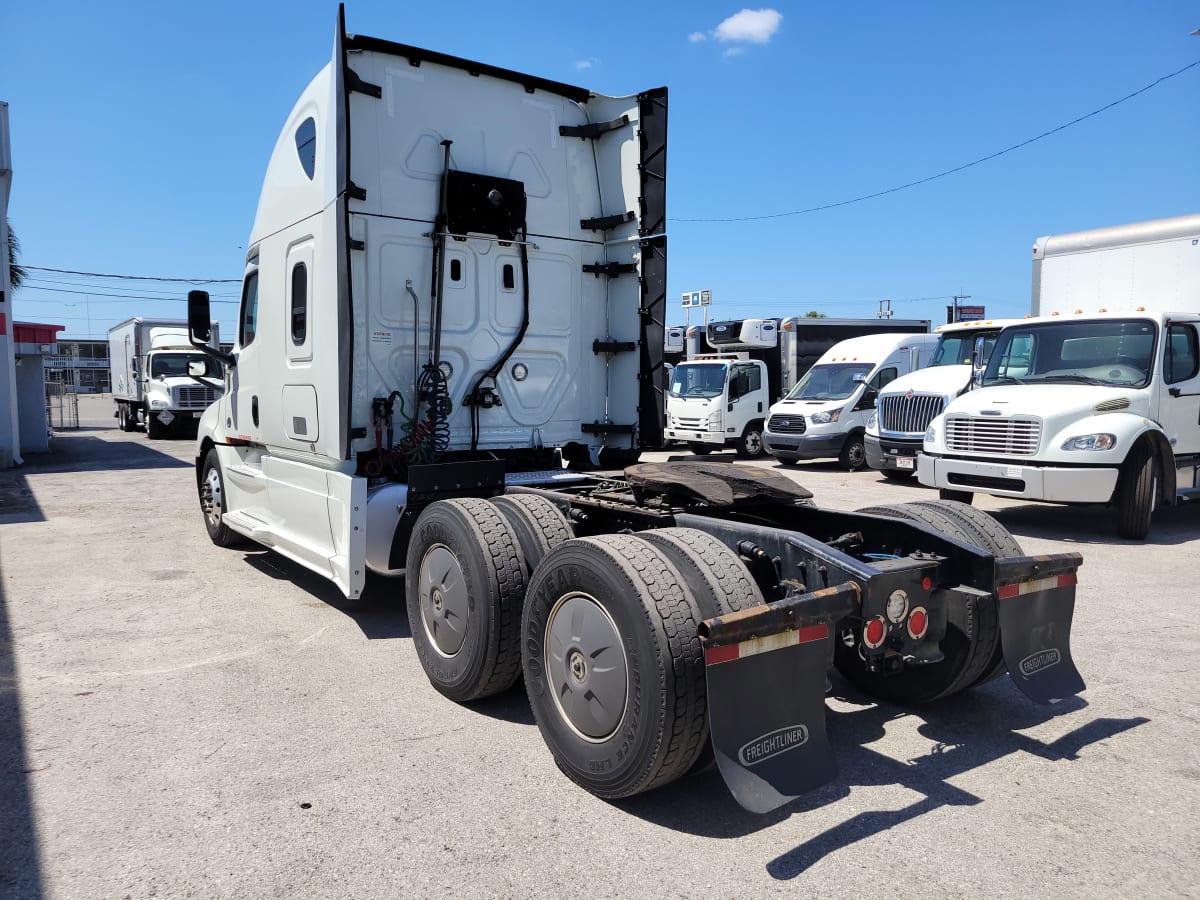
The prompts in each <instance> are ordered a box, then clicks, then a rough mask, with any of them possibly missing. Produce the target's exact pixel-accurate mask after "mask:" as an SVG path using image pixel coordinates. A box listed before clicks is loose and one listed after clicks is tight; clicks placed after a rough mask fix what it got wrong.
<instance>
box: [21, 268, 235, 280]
mask: <svg viewBox="0 0 1200 900" xmlns="http://www.w3.org/2000/svg"><path fill="white" fill-rule="evenodd" d="M25 268H26V269H33V270H34V271H37V272H57V273H58V274H59V275H87V276H89V277H91V278H121V279H125V280H127V281H177V282H183V283H185V284H241V283H242V279H240V278H167V277H162V278H160V277H158V276H156V275H113V274H110V273H105V272H77V271H75V270H74V269H49V268H46V267H45V266H25Z"/></svg>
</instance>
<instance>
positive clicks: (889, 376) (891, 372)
mask: <svg viewBox="0 0 1200 900" xmlns="http://www.w3.org/2000/svg"><path fill="white" fill-rule="evenodd" d="M896 372H897V369H896V367H895V366H888V367H887V368H886V369H880V370H879V371H878V372H877V373H876V374H875V377H874V378H872V379H871V383H870V387H872V388H874V389H875V390H876V391H881V390H883V389H884V388H885V387H887V386H888V385H889V384H890V383H891V382H893V381H895V380H896Z"/></svg>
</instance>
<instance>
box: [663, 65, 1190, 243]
mask: <svg viewBox="0 0 1200 900" xmlns="http://www.w3.org/2000/svg"><path fill="white" fill-rule="evenodd" d="M1196 66H1200V59H1198V60H1196V61H1195V62H1192V63H1188V64H1187V65H1186V66H1184V67H1183V68H1182V69H1176V70H1175V71H1174V72H1171V73H1170V74H1169V75H1164V76H1162V78H1159V79H1157V80H1156V81H1152V82H1151V83H1150V84H1148V85H1146V86H1145V87H1142V88H1138V89H1137V90H1136V91H1134V92H1133V93H1132V94H1126V95H1125V96H1124V97H1121V98H1120V99H1119V100H1114V101H1113V102H1112V103H1108V104H1106V105H1104V106H1102V107H1100V108H1099V109H1094V110H1092V111H1091V112H1090V113H1087V114H1086V115H1082V116H1080V117H1079V118H1077V119H1072V120H1071V121H1070V122H1066V123H1065V124H1063V125H1059V126H1058V127H1057V128H1051V129H1050V130H1049V131H1044V132H1042V133H1041V134H1039V135H1038V136H1037V137H1031V138H1029V139H1028V140H1024V141H1021V142H1020V143H1019V144H1013V145H1012V146H1011V147H1005V148H1004V149H1003V150H997V151H996V152H995V153H989V154H988V155H987V156H981V157H980V158H979V159H976V160H973V161H972V162H969V163H963V164H962V165H961V166H955V167H954V168H953V169H947V170H946V171H944V172H938V173H937V174H936V175H930V176H928V177H926V178H920V179H917V180H916V181H910V182H909V183H908V184H902V185H899V186H898V187H893V188H888V189H887V190H884V191H876V192H875V193H873V194H863V195H862V196H861V197H855V198H853V199H852V200H839V201H838V202H837V203H826V204H824V205H822V206H810V207H808V208H807V209H796V210H792V211H791V212H781V213H767V214H765V215H761V216H735V217H732V218H728V219H676V218H669V219H668V221H671V222H753V221H758V220H762V219H782V218H785V217H787V216H801V215H804V214H805V213H812V212H821V211H823V210H826V209H836V208H837V207H839V206H849V205H850V204H851V203H861V202H862V201H864V200H873V199H875V198H876V197H883V196H885V195H887V194H894V193H896V192H897V191H903V190H907V189H908V188H911V187H916V186H917V185H919V184H928V183H929V182H931V181H935V180H936V179H938V178H945V177H946V176H947V175H953V174H955V173H956V172H961V171H963V170H964V169H969V168H971V167H972V166H977V165H979V164H980V163H985V162H988V161H989V160H993V159H996V158H997V157H1000V156H1003V155H1004V154H1006V153H1011V152H1012V151H1014V150H1019V149H1021V148H1022V147H1028V146H1029V145H1030V144H1032V143H1034V142H1035V141H1040V140H1042V139H1043V138H1047V137H1050V135H1052V134H1057V133H1058V132H1060V131H1063V130H1064V129H1067V128H1070V127H1071V126H1072V125H1078V124H1079V123H1080V122H1083V121H1085V120H1086V119H1090V118H1092V116H1098V115H1100V113H1102V112H1105V111H1107V110H1110V109H1112V108H1113V107H1114V106H1118V105H1120V104H1122V103H1124V102H1125V101H1126V100H1132V99H1133V98H1134V97H1136V96H1138V95H1139V94H1144V93H1146V91H1148V90H1150V89H1151V88H1154V87H1157V86H1158V85H1160V84H1162V83H1163V82H1164V81H1167V80H1168V79H1171V78H1174V77H1175V76H1177V75H1182V74H1183V73H1184V72H1186V71H1187V70H1188V69H1194V68H1195V67H1196Z"/></svg>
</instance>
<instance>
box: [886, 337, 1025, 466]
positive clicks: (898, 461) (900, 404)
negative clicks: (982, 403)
mask: <svg viewBox="0 0 1200 900" xmlns="http://www.w3.org/2000/svg"><path fill="white" fill-rule="evenodd" d="M1019 321H1020V320H1019V319H985V320H980V321H974V322H951V323H948V324H946V325H939V326H938V327H937V328H936V329H935V332H936V334H937V336H938V343H937V347H935V348H934V351H933V358H932V359H930V361H929V364H928V365H926V366H925V368H923V369H917V370H916V371H914V372H910V373H908V374H907V375H901V376H900V377H899V378H897V379H896V380H895V381H893V382H891V383H890V384H888V385H886V386H885V387H883V388H882V389H881V390H880V391H879V396H878V398H877V400H876V409H875V413H874V415H872V416H871V417H870V418H869V419H868V420H867V426H866V432H865V434H864V437H863V441H864V449H865V452H866V461H867V465H868V466H870V467H871V468H872V469H877V470H879V471H881V472H883V474H884V477H886V478H892V479H898V480H900V479H909V478H912V477H913V476H914V475H916V474H917V454H918V453H920V452H921V445H922V443H923V441H924V440H925V430H926V429H927V428H928V427H929V423H930V422H932V421H933V420H934V419H935V418H936V417H937V416H940V415H941V414H942V412H943V411H944V410H945V409H946V407H947V406H948V405H949V404H950V403H951V402H952V401H953V400H954V398H955V397H957V396H959V395H960V394H962V393H963V392H965V391H967V390H968V389H969V388H970V387H971V376H972V374H973V373H974V372H975V371H976V370H977V369H979V368H981V367H982V366H984V365H986V364H987V359H988V355H989V354H990V353H991V349H992V345H993V344H995V343H996V336H997V335H999V334H1000V329H1001V328H1003V327H1004V326H1005V325H1008V324H1011V323H1013V322H1019Z"/></svg>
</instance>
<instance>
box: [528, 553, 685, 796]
mask: <svg viewBox="0 0 1200 900" xmlns="http://www.w3.org/2000/svg"><path fill="white" fill-rule="evenodd" d="M682 584H683V576H682V575H681V573H680V572H679V571H678V570H676V568H675V567H674V565H672V563H671V562H670V561H669V559H668V558H667V557H666V556H665V555H664V554H663V553H661V552H660V551H659V550H658V549H657V548H656V547H654V546H652V545H651V544H650V543H649V542H648V541H646V540H643V539H642V538H640V537H638V536H636V535H619V534H607V535H602V536H599V537H588V538H580V539H576V540H571V541H567V542H566V543H565V544H560V545H559V546H557V547H555V548H554V549H553V550H551V551H550V553H548V554H547V555H546V558H545V559H543V560H542V564H541V565H540V566H538V570H537V572H536V573H535V574H534V576H533V581H532V582H531V583H530V585H529V591H528V592H527V594H526V598H525V611H524V615H523V617H522V628H521V632H522V653H523V664H524V669H525V689H526V691H527V692H528V694H529V705H530V707H531V708H532V709H533V715H534V719H535V720H536V721H537V724H538V729H539V730H540V731H541V734H542V739H543V740H544V741H545V742H546V746H547V747H548V748H549V749H550V752H551V754H552V755H553V756H554V761H555V762H556V763H557V764H558V767H559V768H560V769H562V771H563V773H564V774H566V776H567V777H568V778H570V779H571V780H572V781H574V782H575V783H576V784H578V785H580V786H582V787H584V788H585V789H587V790H588V791H590V792H591V793H593V794H595V795H596V796H598V797H604V798H608V799H615V798H619V797H629V796H632V795H634V794H638V793H641V792H642V791H646V790H650V789H651V788H655V787H659V786H660V785H663V784H666V783H667V782H669V781H671V780H673V779H675V778H677V777H679V776H680V775H682V774H684V773H685V772H687V771H688V770H689V769H690V768H691V766H692V764H693V763H694V762H695V761H696V759H697V758H698V757H699V756H700V753H701V750H702V749H703V747H704V746H705V739H706V737H707V732H708V710H707V695H706V693H705V680H704V652H703V650H702V648H701V646H700V638H699V635H698V631H697V629H698V626H699V623H700V621H701V614H700V611H699V609H698V608H697V605H696V602H695V600H694V599H693V598H692V597H691V596H690V595H689V592H688V591H687V590H685V589H684V587H683V586H682Z"/></svg>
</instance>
